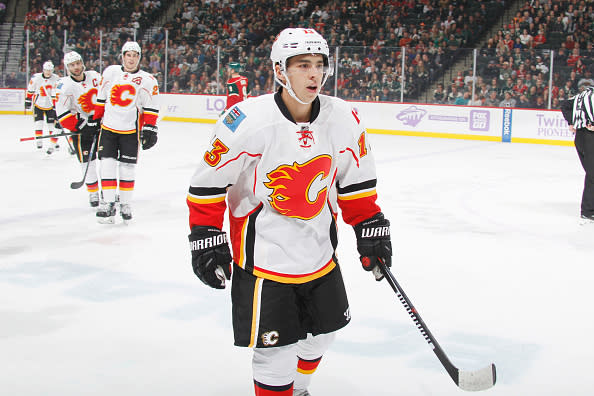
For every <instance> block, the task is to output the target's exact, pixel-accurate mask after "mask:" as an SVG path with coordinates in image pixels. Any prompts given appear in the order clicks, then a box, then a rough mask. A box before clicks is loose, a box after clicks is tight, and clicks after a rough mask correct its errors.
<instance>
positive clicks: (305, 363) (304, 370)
mask: <svg viewBox="0 0 594 396" xmlns="http://www.w3.org/2000/svg"><path fill="white" fill-rule="evenodd" d="M321 361H322V357H321V356H320V357H319V358H317V359H313V360H306V359H302V358H299V360H298V361H297V372H299V373H301V374H313V373H314V372H315V371H316V369H317V368H318V366H319V364H320V362H321Z"/></svg>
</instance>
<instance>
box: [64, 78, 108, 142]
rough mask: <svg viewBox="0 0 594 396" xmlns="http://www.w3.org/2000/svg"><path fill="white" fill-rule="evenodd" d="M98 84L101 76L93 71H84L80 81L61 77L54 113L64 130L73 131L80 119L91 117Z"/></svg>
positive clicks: (95, 102)
mask: <svg viewBox="0 0 594 396" xmlns="http://www.w3.org/2000/svg"><path fill="white" fill-rule="evenodd" d="M100 83H101V74H99V73H97V72H96V71H94V70H87V71H85V72H84V79H83V80H82V81H76V80H75V79H73V78H72V77H63V78H61V79H60V81H58V85H57V86H56V113H57V115H58V120H59V121H60V124H62V126H63V127H64V128H66V129H69V130H71V131H74V130H75V128H76V124H77V123H78V120H79V119H80V118H89V117H92V115H93V113H94V111H95V106H96V105H97V92H98V90H99V84H100Z"/></svg>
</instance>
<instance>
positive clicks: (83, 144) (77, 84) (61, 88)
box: [56, 51, 101, 207]
mask: <svg viewBox="0 0 594 396" xmlns="http://www.w3.org/2000/svg"><path fill="white" fill-rule="evenodd" d="M64 69H65V71H66V73H67V76H66V77H63V78H62V79H60V81H59V82H58V85H57V92H56V112H57V114H58V120H59V121H60V124H61V125H62V126H63V127H64V128H66V129H68V130H69V131H71V132H76V133H77V135H73V137H72V142H73V145H74V150H75V152H76V156H77V158H78V160H79V162H80V164H81V167H82V171H83V174H84V172H85V171H86V169H87V166H88V171H87V176H86V179H85V183H86V185H87V191H88V192H89V203H90V204H91V206H92V207H97V206H99V180H98V177H97V161H96V158H97V139H98V138H99V128H100V120H98V119H95V118H93V114H94V112H95V106H96V102H97V90H98V89H99V84H100V83H101V74H99V73H97V72H96V71H94V70H85V64H84V62H83V59H82V57H81V56H80V54H79V53H77V52H75V51H71V52H68V53H66V54H65V55H64ZM93 143H95V144H93ZM92 147H93V152H91V148H92ZM89 161H90V162H89Z"/></svg>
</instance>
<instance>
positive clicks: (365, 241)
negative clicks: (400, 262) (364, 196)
mask: <svg viewBox="0 0 594 396" xmlns="http://www.w3.org/2000/svg"><path fill="white" fill-rule="evenodd" d="M353 229H354V230H355V235H356V237H357V250H358V251H359V254H360V255H361V257H360V260H361V264H362V265H363V269H365V270H366V271H373V274H374V275H375V279H376V280H378V281H380V280H382V279H383V278H384V276H383V274H382V273H381V271H379V266H378V264H379V263H380V261H381V262H383V263H384V264H385V265H386V267H390V266H392V242H391V240H390V221H388V219H385V218H384V214H383V213H382V212H379V213H378V214H376V215H375V216H373V217H371V218H370V219H367V220H365V221H362V222H361V223H359V224H357V225H356V226H354V227H353Z"/></svg>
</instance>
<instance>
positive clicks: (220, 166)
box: [187, 106, 261, 229]
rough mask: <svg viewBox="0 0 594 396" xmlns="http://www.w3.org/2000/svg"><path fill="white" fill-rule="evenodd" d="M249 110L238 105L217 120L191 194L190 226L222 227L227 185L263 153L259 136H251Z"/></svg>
mask: <svg viewBox="0 0 594 396" xmlns="http://www.w3.org/2000/svg"><path fill="white" fill-rule="evenodd" d="M244 123H245V124H248V123H249V122H248V121H247V120H246V115H245V113H244V112H243V111H242V110H241V109H240V108H239V107H237V106H235V107H234V108H232V109H231V110H230V111H228V112H227V113H226V115H225V116H223V117H222V118H221V119H219V120H218V121H217V123H216V124H215V130H214V133H213V137H212V138H211V141H210V146H209V147H208V148H207V149H206V151H205V152H204V153H203V154H202V157H201V158H200V161H199V164H198V168H197V169H196V172H195V173H194V175H193V176H192V179H191V183H190V188H189V191H188V196H187V204H188V207H189V209H190V228H191V227H193V226H195V225H210V226H215V227H217V228H219V229H221V228H222V226H223V216H224V213H225V209H226V208H227V204H226V202H225V198H226V195H227V188H229V187H231V186H232V185H234V184H236V182H237V181H238V179H239V178H240V177H241V174H242V172H243V171H244V170H245V169H247V168H248V167H250V165H253V163H254V162H256V161H257V160H258V159H259V158H260V157H261V148H259V147H258V142H257V139H253V138H252V139H250V138H249V136H248V128H246V125H244Z"/></svg>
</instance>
